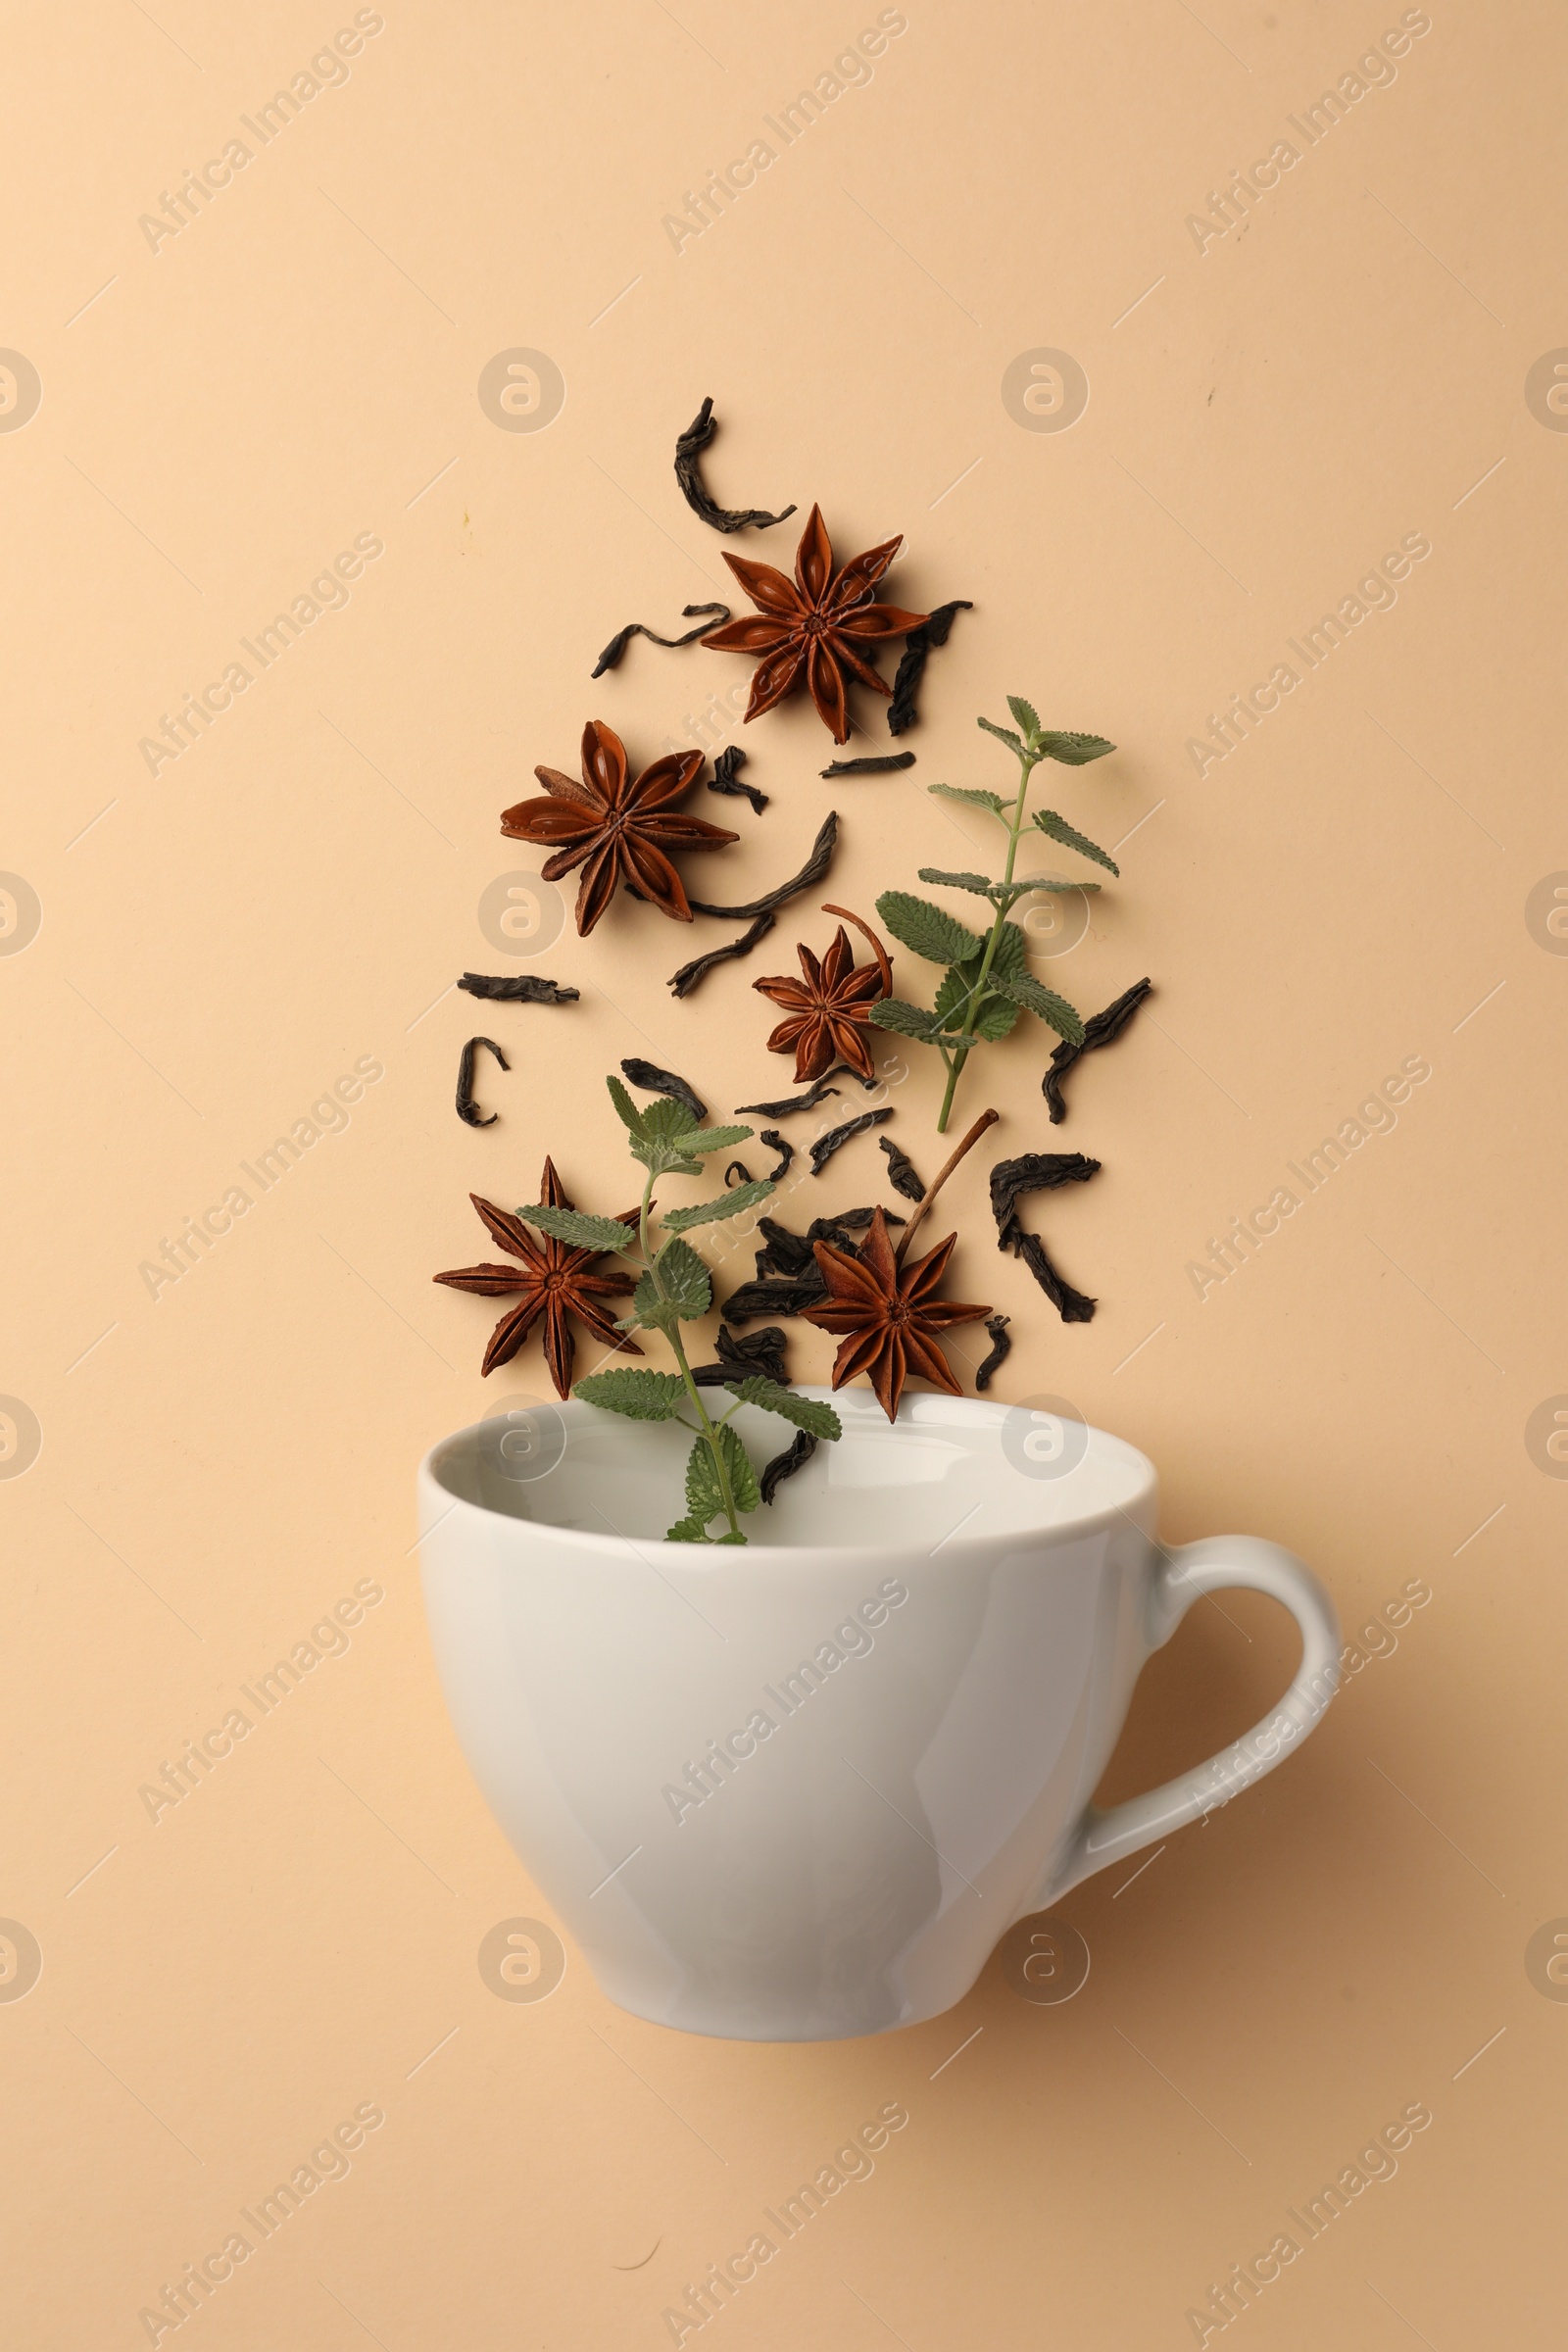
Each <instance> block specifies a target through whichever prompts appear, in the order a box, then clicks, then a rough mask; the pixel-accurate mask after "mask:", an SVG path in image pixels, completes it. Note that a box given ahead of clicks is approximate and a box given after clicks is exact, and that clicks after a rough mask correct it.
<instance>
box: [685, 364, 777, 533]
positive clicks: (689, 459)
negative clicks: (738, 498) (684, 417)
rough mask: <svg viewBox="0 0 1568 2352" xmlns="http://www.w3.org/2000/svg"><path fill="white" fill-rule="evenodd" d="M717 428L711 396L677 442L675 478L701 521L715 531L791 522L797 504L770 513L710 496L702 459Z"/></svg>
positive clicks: (747, 528) (763, 526)
mask: <svg viewBox="0 0 1568 2352" xmlns="http://www.w3.org/2000/svg"><path fill="white" fill-rule="evenodd" d="M717 430H718V419H717V417H715V416H714V415H713V403H712V399H711V396H710V397H709V398H708V399H707V400H705V401H704V403H703V405H702V407H701V408H700V409H699V410H698V412H697V414H696V416H695V417H693V418H692V420H691V422H690V424H689V425H688V426H687V427H686V430H685V431H684V432H683V433H682V434H681V436H680V438H679V440H678V441H677V442H676V444H675V479H676V481H677V482H679V484H680V494H681V496H682V498H684V500H685V501H686V504H687V505H688V506H689V507H690V509H691V511H692V513H693V514H694V515H697V516H698V518H699V519H700V520H701V521H703V522H707V523H711V525H712V527H713V529H714V530H715V531H744V530H759V531H766V530H770V529H771V528H772V526H773V524H774V523H775V522H787V521H788V520H789V517H790V516H791V515H793V514H794V512H795V509H794V508H793V507H786V508H785V509H784V511H783V513H782V514H780V515H767V514H764V513H763V511H762V509H761V508H760V507H747V508H746V509H744V510H739V509H736V508H734V507H721V506H718V505H717V504H716V503H715V502H714V501H713V500H712V499H711V497H710V496H709V494H708V490H707V488H706V486H705V485H704V482H703V476H702V469H701V466H700V464H699V461H700V459H701V457H702V454H703V452H704V450H705V449H706V448H707V447H708V444H709V443H710V441H711V439H712V438H713V435H714V434H715V433H716V432H717Z"/></svg>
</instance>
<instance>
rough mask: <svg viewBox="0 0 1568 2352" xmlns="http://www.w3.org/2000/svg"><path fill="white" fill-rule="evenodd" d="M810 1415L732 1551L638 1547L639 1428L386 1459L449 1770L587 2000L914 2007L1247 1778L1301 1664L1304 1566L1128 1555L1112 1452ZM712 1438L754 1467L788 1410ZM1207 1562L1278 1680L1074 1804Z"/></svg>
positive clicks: (1101, 1437) (921, 1413) (927, 1407)
mask: <svg viewBox="0 0 1568 2352" xmlns="http://www.w3.org/2000/svg"><path fill="white" fill-rule="evenodd" d="M808 1393H809V1394H824V1393H825V1392H814V1391H813V1392H808ZM834 1402H835V1403H836V1405H837V1407H838V1409H839V1411H840V1413H841V1414H842V1416H843V1418H844V1423H845V1434H844V1437H843V1439H842V1440H841V1441H840V1442H839V1443H838V1444H837V1445H834V1446H828V1445H823V1446H819V1447H818V1449H817V1453H816V1456H815V1458H814V1460H813V1461H811V1462H810V1463H809V1464H808V1465H807V1467H806V1469H805V1470H804V1471H802V1472H801V1473H799V1474H798V1476H797V1477H796V1478H795V1479H793V1480H792V1481H790V1482H789V1483H788V1484H787V1485H786V1486H785V1487H783V1488H782V1489H781V1490H780V1494H779V1498H778V1501H777V1503H776V1504H775V1505H774V1506H773V1507H772V1509H771V1510H768V1509H765V1508H764V1509H763V1510H761V1511H760V1512H759V1513H758V1514H757V1515H756V1516H755V1518H753V1519H752V1520H751V1521H750V1522H749V1523H748V1525H749V1533H750V1534H751V1535H752V1539H753V1540H752V1541H751V1542H750V1543H749V1544H747V1546H746V1547H745V1548H744V1549H742V1548H739V1547H733V1546H719V1545H714V1546H693V1545H690V1544H666V1543H664V1542H663V1541H662V1533H661V1531H662V1528H663V1527H665V1526H666V1525H668V1524H669V1522H670V1521H671V1520H673V1519H674V1518H676V1517H677V1516H679V1514H680V1512H681V1509H682V1507H683V1506H682V1501H681V1473H682V1466H683V1462H684V1456H685V1450H686V1446H687V1445H688V1443H689V1441H688V1440H687V1439H686V1437H685V1435H684V1433H682V1432H681V1431H679V1430H675V1429H671V1428H670V1427H669V1426H667V1425H664V1426H648V1425H643V1424H635V1423H628V1422H625V1421H621V1420H618V1419H613V1418H612V1417H611V1416H610V1415H608V1414H602V1413H599V1412H597V1411H596V1410H595V1409H594V1408H592V1407H591V1406H587V1405H583V1404H580V1403H575V1402H574V1403H569V1404H566V1405H564V1406H563V1407H561V1408H559V1410H558V1408H555V1407H540V1408H536V1410H535V1411H534V1413H533V1414H532V1415H531V1417H529V1418H528V1419H526V1420H524V1421H522V1422H520V1423H519V1422H518V1421H516V1420H514V1421H512V1422H510V1423H509V1422H508V1421H507V1420H505V1419H500V1420H494V1421H489V1422H482V1423H480V1424H478V1425H477V1426H476V1427H474V1428H471V1429H466V1430H463V1431H460V1432H459V1433H458V1434H457V1435H456V1436H454V1437H451V1438H448V1439H446V1440H444V1441H443V1442H442V1443H441V1444H440V1445H439V1446H435V1447H433V1448H432V1450H431V1452H430V1454H429V1455H428V1456H427V1457H426V1459H425V1461H424V1462H423V1464H421V1466H420V1471H419V1512H420V1528H421V1535H422V1544H421V1558H422V1563H423V1579H424V1593H425V1606H426V1613H427V1616H428V1620H429V1625H430V1631H431V1638H432V1642H433V1644H434V1648H435V1653H436V1659H437V1663H438V1666H439V1670H440V1674H441V1679H442V1684H443V1688H444V1691H445V1693H446V1698H447V1704H448V1707H449V1709H450V1711H451V1715H452V1720H453V1723H454V1725H455V1726H456V1729H457V1733H458V1737H459V1739H460V1740H461V1742H462V1744H463V1748H464V1751H465V1754H466V1757H467V1760H468V1763H469V1765H470V1767H471V1769H472V1771H473V1774H474V1777H475V1779H476V1780H477V1782H478V1784H479V1787H480V1789H481V1790H482V1791H483V1793H484V1796H485V1798H486V1800H487V1802H488V1803H489V1805H490V1807H491V1809H492V1811H493V1812H494V1814H495V1816H496V1818H497V1819H498V1821H499V1822H500V1823H501V1825H502V1827H503V1829H504V1830H505V1831H506V1834H507V1836H508V1837H509V1838H511V1840H512V1842H513V1844H514V1846H515V1849H516V1851H517V1853H518V1854H519V1856H520V1857H521V1859H522V1861H523V1862H524V1863H525V1865H526V1867H527V1869H528V1870H529V1872H530V1874H531V1875H532V1877H533V1878H534V1880H535V1881H536V1883H537V1884H538V1886H539V1887H540V1888H541V1890H542V1892H543V1893H544V1894H545V1896H546V1897H547V1899H548V1900H549V1901H550V1903H551V1904H552V1905H553V1906H554V1908H555V1910H556V1911H557V1913H558V1914H559V1916H560V1918H561V1920H562V1921H563V1923H564V1926H565V1927H566V1929H567V1930H568V1932H569V1933H570V1934H571V1935H572V1936H574V1937H575V1939H576V1941H577V1942H578V1944H579V1945H580V1947H581V1949H582V1951H583V1953H584V1954H585V1956H586V1958H587V1960H588V1962H589V1964H590V1966H591V1967H592V1969H593V1972H594V1975H595V1977H596V1978H597V1979H598V1982H599V1984H600V1985H601V1986H602V1987H603V1989H604V1991H605V1992H606V1993H607V1994H608V1995H609V1996H610V1998H611V1999H613V2000H614V2001H616V2002H618V2003H619V2004H620V2005H621V2006H622V2007H624V2008H626V2009H629V2010H632V2011H634V2012H636V2014H638V2015H639V2016H642V2017H646V2018H651V2019H654V2020H656V2021H658V2022H659V2023H662V2024H664V2025H668V2026H674V2027H678V2028H681V2029H683V2030H685V2031H687V2032H693V2033H702V2034H727V2035H732V2036H735V2037H737V2038H744V2039H751V2040H791V2041H793V2040H823V2039H830V2038H834V2037H838V2036H842V2035H848V2034H875V2033H884V2032H887V2031H889V2030H890V2029H892V2028H894V2027H898V2026H904V2025H911V2024H914V2023H916V2022H918V2021H919V2020H921V2019H924V2018H928V2017H933V2016H935V2015H937V2014H938V2013H939V2012H940V2011H942V2010H944V2009H946V2008H949V2007H951V2006H952V2004H953V2003H954V2002H955V2001H956V2000H959V1999H961V1998H962V1996H963V1994H964V1993H965V1992H966V1991H967V1990H968V1988H969V1986H970V1985H972V1984H973V1982H974V1980H975V1978H976V1976H977V1975H978V1974H979V1972H980V1969H981V1968H982V1967H983V1966H984V1964H985V1961H986V1958H987V1956H988V1955H989V1953H990V1951H991V1950H992V1947H993V1946H994V1945H995V1943H996V1942H997V1940H998V1938H999V1937H1000V1936H1002V1935H1003V1934H1004V1933H1005V1930H1006V1929H1007V1928H1008V1927H1009V1926H1010V1925H1011V1923H1012V1921H1013V1920H1014V1919H1016V1918H1018V1917H1020V1916H1021V1915H1022V1914H1023V1913H1025V1912H1029V1911H1036V1910H1041V1909H1044V1908H1045V1907H1046V1906H1047V1905H1048V1904H1049V1903H1050V1902H1052V1901H1054V1899H1055V1898H1056V1896H1057V1895H1059V1894H1061V1893H1063V1892H1065V1890H1066V1889H1067V1888H1068V1887H1071V1886H1073V1885H1076V1884H1077V1882H1078V1881H1079V1880H1080V1879H1082V1878H1085V1877H1087V1876H1088V1875H1089V1874H1090V1873H1091V1872H1092V1871H1095V1870H1099V1869H1102V1868H1103V1867H1104V1865H1105V1864H1106V1863H1109V1862H1112V1861H1116V1860H1119V1859H1120V1858H1121V1857H1122V1856H1123V1855H1125V1854H1128V1853H1131V1852H1133V1851H1135V1850H1136V1849H1137V1848H1138V1847H1139V1846H1141V1845H1144V1844H1146V1843H1148V1842H1149V1841H1150V1840H1151V1839H1152V1838H1158V1837H1162V1836H1164V1835H1166V1834H1168V1833H1169V1832H1170V1831H1171V1830H1173V1829H1175V1828H1177V1827H1179V1826H1180V1825H1181V1824H1182V1823H1183V1822H1185V1821H1191V1820H1194V1819H1196V1818H1197V1817H1198V1816H1199V1815H1200V1814H1201V1813H1202V1812H1204V1811H1205V1810H1208V1809H1210V1808H1211V1807H1212V1806H1214V1805H1215V1804H1218V1803H1221V1802H1224V1801H1226V1800H1227V1799H1228V1798H1229V1797H1230V1796H1232V1795H1234V1794H1236V1793H1237V1792H1238V1790H1239V1789H1243V1788H1245V1787H1246V1786H1247V1785H1248V1784H1249V1783H1250V1781H1251V1780H1254V1779H1256V1778H1258V1777H1259V1776H1260V1775H1261V1774H1262V1773H1263V1772H1266V1771H1269V1770H1271V1769H1272V1767H1273V1765H1274V1764H1275V1763H1276V1762H1278V1761H1279V1760H1280V1759H1281V1757H1282V1756H1284V1755H1285V1754H1288V1753H1289V1752H1290V1750H1291V1748H1292V1747H1293V1746H1295V1745H1299V1742H1300V1740H1301V1739H1302V1738H1303V1737H1305V1735H1306V1734H1307V1733H1308V1732H1309V1731H1310V1729H1311V1728H1312V1725H1313V1723H1314V1722H1315V1721H1316V1719H1317V1717H1318V1716H1319V1715H1320V1714H1321V1712H1322V1709H1323V1707H1324V1706H1325V1705H1326V1704H1327V1702H1328V1699H1329V1697H1330V1696H1331V1695H1332V1692H1333V1689H1334V1683H1335V1675H1336V1659H1337V1655H1338V1646H1339V1636H1338V1628H1337V1625H1336V1623H1335V1618H1334V1612H1333V1609H1332V1606H1331V1605H1330V1603H1329V1601H1328V1598H1327V1596H1326V1594H1325V1593H1323V1591H1322V1589H1321V1587H1320V1586H1319V1585H1318V1584H1317V1582H1316V1580H1315V1579H1314V1578H1313V1577H1312V1576H1311V1574H1310V1573H1309V1571H1308V1570H1306V1569H1305V1568H1304V1567H1302V1565H1301V1564H1300V1562H1299V1561H1297V1560H1295V1559H1293V1558H1292V1557H1291V1555H1290V1554H1289V1553H1287V1552H1284V1551H1281V1550H1280V1549H1279V1548H1278V1547H1277V1546H1276V1545H1273V1544H1265V1543H1262V1542H1260V1541H1259V1540H1258V1539H1256V1538H1253V1537H1240V1536H1231V1537H1221V1538H1215V1539H1213V1540H1211V1541H1208V1542H1205V1543H1202V1544H1189V1545H1187V1546H1184V1547H1183V1548H1182V1549H1181V1550H1180V1551H1175V1552H1167V1551H1163V1550H1161V1548H1160V1547H1159V1546H1158V1544H1156V1542H1155V1539H1154V1508H1155V1480H1154V1473H1153V1471H1152V1467H1151V1465H1150V1464H1149V1462H1148V1461H1147V1460H1146V1459H1145V1458H1144V1456H1143V1455H1142V1454H1140V1453H1139V1452H1137V1451H1136V1450H1135V1448H1133V1447H1132V1446H1127V1445H1125V1444H1124V1443H1123V1442H1122V1441H1121V1440H1119V1439H1117V1438H1113V1437H1109V1436H1107V1435H1105V1434H1104V1433H1103V1432H1102V1431H1098V1430H1089V1431H1085V1430H1084V1429H1083V1427H1082V1425H1081V1424H1077V1423H1065V1424H1062V1423H1054V1422H1050V1421H1046V1420H1044V1419H1043V1418H1037V1417H1032V1416H1030V1415H1029V1414H1027V1413H1026V1412H1024V1411H1023V1408H1020V1407H1016V1406H1014V1407H1009V1406H1005V1405H1001V1404H991V1403H987V1402H982V1401H980V1400H978V1399H970V1398H948V1397H917V1398H907V1399H906V1401H905V1404H904V1407H903V1409H902V1411H901V1413H900V1417H899V1421H898V1423H897V1425H896V1426H894V1427H890V1426H889V1424H888V1423H887V1421H886V1420H885V1419H884V1417H883V1415H882V1413H881V1411H880V1409H879V1408H878V1407H877V1405H876V1404H875V1402H874V1400H873V1399H872V1398H871V1397H869V1396H861V1395H860V1394H859V1393H858V1392H846V1393H844V1394H842V1395H840V1396H839V1397H837V1398H835V1399H834ZM737 1425H738V1426H739V1427H740V1428H741V1431H742V1435H743V1436H744V1437H745V1439H746V1441H747V1443H748V1446H749V1449H750V1451H751V1453H752V1456H753V1459H754V1460H757V1461H760V1460H762V1459H764V1458H766V1456H767V1455H768V1454H769V1453H770V1452H773V1451H776V1450H778V1449H779V1447H780V1446H781V1445H782V1444H783V1443H784V1442H786V1441H787V1438H788V1435H789V1433H788V1431H787V1430H784V1429H783V1426H782V1424H780V1423H779V1422H778V1421H776V1420H775V1419H773V1418H772V1417H771V1416H770V1415H764V1414H761V1413H758V1412H755V1411H750V1410H748V1411H747V1412H746V1413H745V1414H744V1415H742V1416H740V1417H738V1424H737ZM764 1536H765V1537H766V1538H767V1539H768V1540H767V1541H765V1542H764V1541H761V1540H760V1539H761V1538H762V1537H764ZM1230 1585H1246V1586H1251V1587H1254V1588H1256V1589H1258V1590H1261V1591H1264V1592H1267V1593H1272V1594H1273V1595H1274V1596H1275V1597H1276V1598H1278V1599H1280V1600H1282V1601H1284V1603H1285V1604H1286V1605H1287V1606H1288V1607H1289V1608H1291V1609H1292V1611H1293V1612H1294V1614H1295V1615H1296V1617H1297V1619H1298V1622H1299V1625H1300V1628H1301V1634H1302V1643H1303V1655H1302V1661H1301V1668H1300V1671H1299V1674H1298V1676H1297V1678H1296V1681H1295V1682H1294V1683H1293V1685H1292V1687H1291V1690H1290V1691H1288V1692H1287V1693H1286V1695H1285V1697H1284V1699H1282V1701H1281V1702H1280V1704H1279V1706H1278V1707H1277V1708H1275V1709H1274V1710H1273V1712H1272V1713H1271V1714H1270V1716H1268V1717H1267V1718H1265V1720H1264V1722H1263V1723H1262V1724H1260V1725H1259V1726H1257V1727H1256V1729H1255V1730H1254V1732H1252V1733H1250V1734H1249V1735H1248V1736H1247V1737H1246V1738H1245V1739H1244V1740H1239V1741H1237V1742H1236V1743H1235V1746H1234V1747H1233V1748H1231V1749H1228V1750H1227V1751H1226V1752H1225V1754H1224V1755H1223V1756H1221V1757H1218V1758H1215V1759H1213V1760H1212V1761H1211V1762H1210V1763H1209V1764H1208V1765H1204V1766H1201V1767H1200V1768H1198V1769H1197V1770H1196V1771H1194V1772H1190V1773H1187V1774H1184V1775H1182V1776H1181V1777H1180V1779H1178V1780H1176V1781H1173V1782H1170V1783H1167V1784H1166V1786H1165V1787H1164V1788H1163V1789H1157V1790H1155V1791H1153V1792H1152V1794H1150V1795H1148V1796H1144V1797H1140V1798H1136V1799H1134V1800H1133V1801H1132V1802H1131V1803H1129V1804H1125V1805H1118V1806H1114V1807H1112V1808H1111V1809H1110V1810H1109V1811H1107V1812H1105V1813H1098V1812H1096V1811H1095V1810H1094V1808H1093V1807H1091V1806H1090V1804H1089V1797H1090V1793H1091V1791H1092V1790H1093V1789H1094V1787H1095V1785H1096V1783H1097V1781H1098V1780H1099V1778H1100V1775H1101V1773H1102V1771H1103V1768H1104V1765H1105V1762H1106V1760H1107V1758H1108V1757H1109V1754H1110V1751H1111V1749H1112V1747H1113V1746H1114V1744H1115V1740H1116V1737H1117V1734H1118V1733H1119V1732H1120V1729H1121V1726H1122V1722H1123V1719H1124V1717H1125V1715H1126V1711H1127V1706H1128V1702H1129V1699H1130V1697H1131V1694H1132V1689H1133V1685H1134V1683H1135V1682H1136V1680H1137V1678H1138V1674H1139V1671H1140V1669H1141V1668H1142V1666H1143V1664H1144V1662H1145V1660H1146V1659H1147V1658H1148V1656H1149V1655H1150V1654H1151V1652H1152V1650H1153V1649H1154V1648H1156V1647H1158V1646H1159V1644H1160V1643H1161V1642H1163V1641H1165V1640H1166V1639H1168V1637H1169V1635H1170V1634H1171V1632H1172V1631H1173V1630H1174V1628H1175V1626H1176V1624H1177V1623H1178V1621H1179V1620H1180V1618H1181V1616H1182V1615H1183V1614H1184V1613H1185V1611H1186V1609H1187V1608H1188V1607H1189V1606H1190V1605H1191V1603H1192V1601H1193V1600H1195V1599H1196V1598H1197V1597H1198V1596H1199V1595H1200V1594H1201V1593H1205V1592H1212V1591H1216V1590H1219V1589H1221V1588H1223V1587H1225V1586H1230Z"/></svg>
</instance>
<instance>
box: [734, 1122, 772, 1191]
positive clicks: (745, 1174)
mask: <svg viewBox="0 0 1568 2352" xmlns="http://www.w3.org/2000/svg"><path fill="white" fill-rule="evenodd" d="M762 1141H763V1142H764V1143H765V1142H766V1141H767V1138H766V1137H765V1136H764V1137H763V1138H762ZM751 1181H752V1171H751V1169H750V1168H749V1167H748V1166H747V1165H746V1162H745V1160H744V1159H732V1160H731V1161H730V1162H729V1164H728V1166H727V1167H726V1168H725V1170H724V1190H725V1192H726V1193H732V1192H733V1191H734V1190H735V1187H736V1186H737V1185H738V1184H750V1183H751Z"/></svg>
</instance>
